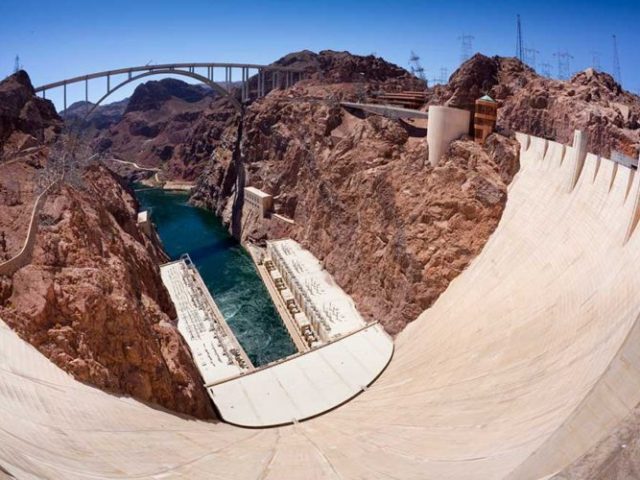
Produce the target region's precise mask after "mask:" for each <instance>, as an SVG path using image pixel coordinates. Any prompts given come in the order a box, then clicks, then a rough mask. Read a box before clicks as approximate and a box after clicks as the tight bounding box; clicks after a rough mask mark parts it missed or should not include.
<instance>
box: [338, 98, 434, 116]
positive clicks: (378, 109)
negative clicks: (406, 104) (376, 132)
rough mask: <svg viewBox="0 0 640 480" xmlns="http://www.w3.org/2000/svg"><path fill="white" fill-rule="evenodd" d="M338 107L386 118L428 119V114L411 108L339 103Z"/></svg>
mask: <svg viewBox="0 0 640 480" xmlns="http://www.w3.org/2000/svg"><path fill="white" fill-rule="evenodd" d="M340 105H342V106H343V107H347V108H355V109H358V110H362V111H364V112H367V113H373V114H375V115H382V116H384V117H388V118H429V113H428V112H421V111H420V110H413V109H411V108H402V107H393V106H390V105H380V104H377V103H354V102H341V103H340Z"/></svg>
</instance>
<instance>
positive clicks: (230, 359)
mask: <svg viewBox="0 0 640 480" xmlns="http://www.w3.org/2000/svg"><path fill="white" fill-rule="evenodd" d="M160 275H161V276H162V282H163V283H164V285H165V287H166V288H167V290H168V291H169V295H170V296H171V300H172V301H173V304H174V305H175V307H176V312H177V314H178V331H179V332H180V333H181V334H182V336H183V337H184V339H185V341H186V342H187V344H188V345H189V348H190V349H191V354H192V356H193V359H194V360H195V363H196V366H197V367H198V370H199V371H200V375H202V379H203V380H204V383H205V384H207V383H211V382H217V381H220V380H224V379H228V378H231V377H236V376H238V375H241V374H244V373H247V372H250V371H252V370H253V366H252V365H251V362H250V361H249V358H248V357H247V355H246V353H245V352H244V350H243V349H242V347H241V346H240V344H239V343H238V341H237V340H236V338H235V336H234V335H233V333H232V332H231V330H230V329H229V327H228V325H226V321H225V320H224V317H223V316H222V313H220V311H219V310H218V308H217V306H216V305H215V303H214V301H213V299H212V298H211V296H210V294H209V292H208V291H207V290H206V287H204V284H203V283H201V280H200V278H199V274H198V273H197V270H195V267H192V268H190V267H188V266H187V264H186V263H185V262H184V261H182V260H179V261H176V262H171V263H168V264H165V265H162V266H161V267H160ZM203 287H204V288H203ZM235 352H237V353H235Z"/></svg>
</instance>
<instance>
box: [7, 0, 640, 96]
mask: <svg viewBox="0 0 640 480" xmlns="http://www.w3.org/2000/svg"><path fill="white" fill-rule="evenodd" d="M518 13H519V14H520V15H521V17H522V27H523V33H524V44H525V46H528V47H532V48H535V49H536V50H538V51H539V52H540V53H539V55H538V59H537V63H538V66H539V65H540V64H541V63H542V62H548V63H550V64H551V65H552V74H554V75H556V74H557V62H556V60H555V59H554V57H553V53H554V52H557V51H560V50H567V51H568V52H570V53H571V54H572V55H573V56H574V59H573V61H572V63H571V70H572V71H577V70H581V69H583V68H586V67H588V66H590V65H591V64H592V52H593V51H597V52H599V53H600V64H601V67H602V69H603V70H606V71H611V70H612V58H613V53H612V50H613V47H612V39H611V35H612V34H613V33H615V34H616V35H617V37H618V45H619V47H618V48H619V52H620V63H621V70H622V81H623V85H624V87H625V88H627V89H629V90H632V91H635V92H640V60H639V59H640V54H639V53H638V45H640V28H639V27H640V1H639V0H635V1H630V0H625V1H622V0H620V1H616V0H611V1H561V0H558V1H555V2H550V1H546V0H541V1H529V2H524V1H517V0H514V1H510V2H506V1H500V0H494V1H484V0H476V1H473V2H464V1H459V0H448V1H440V0H431V1H403V0H400V1H392V0H387V1H377V0H372V1H368V2H356V1H351V2H350V1H347V0H344V1H333V0H330V1H323V0H317V1H308V2H307V1H303V0H298V1H290V0H279V1H275V0H273V1H262V2H253V1H248V0H245V1H239V0H236V1H226V0H209V1H205V0H191V1H189V0H182V1H178V0H174V1H163V0H155V1H147V0H128V1H123V0H107V1H100V2H97V1H94V0H85V1H78V0H55V1H54V0H51V1H35V0H19V1H16V0H0V77H4V76H6V75H8V74H10V73H11V72H12V70H13V64H14V57H15V55H16V54H19V55H20V59H21V62H22V64H23V66H24V68H25V69H26V70H27V71H28V72H29V74H30V75H31V78H32V80H33V83H34V84H36V85H38V84H43V83H48V82H52V81H56V80H61V79H63V78H67V77H70V76H75V75H82V74H85V73H90V72H94V71H100V70H106V69H111V68H119V67H125V66H133V65H144V64H146V63H148V62H150V61H151V62H152V63H165V62H174V61H176V62H181V61H182V62H188V61H233V62H251V63H269V62H272V61H273V60H275V59H277V58H279V57H281V56H283V55H284V54H286V53H289V52H291V51H296V50H302V49H310V50H315V51H318V50H322V49H334V50H349V51H351V52H353V53H357V54H370V53H375V54H376V55H379V56H382V57H384V58H385V59H387V60H389V61H391V62H393V63H396V64H398V65H401V66H403V67H408V58H409V55H410V52H411V51H412V50H413V51H415V52H416V53H417V54H418V55H420V57H421V59H422V63H423V66H424V67H425V69H426V70H427V76H428V77H429V78H430V79H431V78H434V77H438V76H439V75H440V69H441V68H443V67H444V68H446V69H447V70H448V72H449V73H452V72H453V70H455V68H457V66H458V65H459V62H460V41H459V40H458V37H459V36H460V35H462V34H463V33H464V34H470V35H473V36H474V37H475V38H474V41H473V50H474V51H479V52H482V53H484V54H487V55H510V56H511V55H514V53H515V43H516V14H518ZM96 82H99V83H98V84H96V85H95V86H94V85H90V92H91V93H92V95H91V99H93V100H95V99H97V97H98V94H99V93H100V90H101V89H103V88H104V85H102V83H103V82H101V81H99V80H96ZM130 91H131V90H130V89H129V90H127V89H123V93H122V95H127V94H130ZM122 95H120V96H119V97H115V98H114V99H116V98H120V97H121V96H122ZM49 96H50V97H51V98H53V100H54V101H56V103H57V104H58V106H60V96H59V95H54V94H53V92H51V94H50V95H49ZM83 97H84V88H83V87H82V86H78V88H77V89H76V90H73V89H70V90H69V100H70V102H71V101H73V100H81V99H83ZM72 98H73V100H72Z"/></svg>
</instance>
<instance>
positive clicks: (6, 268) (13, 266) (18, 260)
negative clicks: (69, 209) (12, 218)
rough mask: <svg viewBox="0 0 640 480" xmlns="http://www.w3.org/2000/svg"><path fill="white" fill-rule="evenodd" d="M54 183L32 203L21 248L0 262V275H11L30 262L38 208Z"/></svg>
mask: <svg viewBox="0 0 640 480" xmlns="http://www.w3.org/2000/svg"><path fill="white" fill-rule="evenodd" d="M56 184H57V182H55V183H52V184H51V185H49V187H47V188H46V189H45V190H44V191H43V192H42V193H41V194H40V195H38V198H37V199H36V202H35V204H34V205H33V211H32V212H31V220H30V221H29V230H28V232H27V238H26V240H25V242H24V245H23V246H22V250H20V252H19V253H18V254H17V255H15V256H14V257H13V258H11V259H9V260H7V261H6V262H4V263H2V264H0V275H13V274H14V273H16V272H17V271H18V270H20V269H21V268H22V267H24V266H25V265H27V264H28V263H29V262H31V254H32V253H33V247H34V245H35V243H36V234H37V233H38V215H39V214H40V210H42V206H43V205H44V202H45V200H46V199H47V195H48V194H49V192H50V190H51V189H52V188H53V186H54V185H56Z"/></svg>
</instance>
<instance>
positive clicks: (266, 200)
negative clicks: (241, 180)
mask: <svg viewBox="0 0 640 480" xmlns="http://www.w3.org/2000/svg"><path fill="white" fill-rule="evenodd" d="M244 200H245V202H246V204H247V206H248V207H249V208H250V209H251V210H252V211H253V212H255V213H256V215H258V216H259V217H265V216H266V215H267V214H268V213H269V212H271V211H272V210H273V196H272V195H269V194H268V193H265V192H263V191H262V190H258V189H257V188H255V187H245V189H244Z"/></svg>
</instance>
